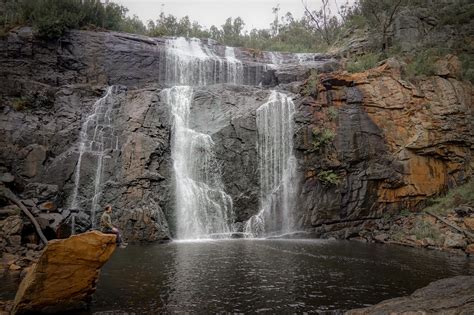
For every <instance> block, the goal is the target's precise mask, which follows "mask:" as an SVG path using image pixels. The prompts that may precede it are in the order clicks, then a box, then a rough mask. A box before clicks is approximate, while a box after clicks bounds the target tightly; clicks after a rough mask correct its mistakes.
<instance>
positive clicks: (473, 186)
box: [424, 179, 474, 215]
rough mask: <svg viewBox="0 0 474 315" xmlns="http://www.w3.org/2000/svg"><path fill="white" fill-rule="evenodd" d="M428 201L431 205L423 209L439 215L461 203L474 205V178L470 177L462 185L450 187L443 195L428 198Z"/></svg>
mask: <svg viewBox="0 0 474 315" xmlns="http://www.w3.org/2000/svg"><path fill="white" fill-rule="evenodd" d="M429 203H430V204H431V205H430V206H428V207H426V208H425V209H424V210H425V211H426V210H428V211H431V212H434V213H438V214H441V215H445V214H447V213H448V212H449V211H450V210H452V209H453V208H455V207H458V206H460V205H463V204H467V205H470V206H474V180H473V179H471V180H470V181H469V182H467V183H465V184H464V185H461V186H458V187H456V188H454V189H451V190H450V191H448V193H447V194H446V195H445V196H442V197H438V198H435V199H431V200H429Z"/></svg>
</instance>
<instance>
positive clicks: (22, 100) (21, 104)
mask: <svg viewBox="0 0 474 315" xmlns="http://www.w3.org/2000/svg"><path fill="white" fill-rule="evenodd" d="M11 104H12V107H13V109H14V110H16V111H22V110H25V109H27V108H28V107H30V105H31V100H30V99H29V98H28V97H24V96H23V97H17V98H15V99H13V100H12V102H11Z"/></svg>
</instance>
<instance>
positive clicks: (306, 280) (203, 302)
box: [2, 239, 474, 314]
mask: <svg viewBox="0 0 474 315" xmlns="http://www.w3.org/2000/svg"><path fill="white" fill-rule="evenodd" d="M473 271H474V260H473V259H469V258H465V257H463V256H453V255H450V254H446V253H442V252H435V251H428V250H421V249H411V248H403V247H398V246H387V245H377V244H361V243H356V242H347V241H320V240H243V239H240V240H213V241H211V240H210V241H201V242H173V243H169V244H161V245H140V246H132V245H130V246H128V247H127V248H126V249H124V250H117V251H116V253H115V254H114V256H113V257H112V259H111V260H110V261H109V262H108V263H107V264H106V266H105V267H104V268H103V270H102V273H101V276H100V279H99V284H98V288H97V292H96V294H95V297H94V301H93V304H92V309H91V312H96V313H101V312H109V311H115V312H112V313H116V311H122V312H128V313H136V314H143V313H148V314H155V313H158V312H159V313H174V312H180V313H181V312H190V313H217V312H245V313H248V312H252V313H253V312H268V313H301V312H308V313H315V312H320V311H325V310H331V311H334V310H340V311H342V310H346V309H351V308H356V307H362V306H366V305H371V304H375V303H378V302H380V301H382V300H385V299H388V298H393V297H397V296H403V295H407V294H411V293H412V292H413V291H414V290H416V289H418V288H420V287H423V286H426V285H427V284H428V283H430V282H432V281H434V280H438V279H441V278H446V277H450V276H455V275H463V274H464V275H473V274H474V272H473ZM2 286H3V284H2ZM109 314H110V313H109Z"/></svg>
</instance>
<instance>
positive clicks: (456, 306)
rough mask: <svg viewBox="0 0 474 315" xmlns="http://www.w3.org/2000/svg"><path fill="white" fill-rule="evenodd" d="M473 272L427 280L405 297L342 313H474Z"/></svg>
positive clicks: (358, 314) (359, 314) (354, 314)
mask: <svg viewBox="0 0 474 315" xmlns="http://www.w3.org/2000/svg"><path fill="white" fill-rule="evenodd" d="M473 296H474V276H457V277H453V278H448V279H442V280H438V281H435V282H432V283H430V284H429V285H428V286H426V287H424V288H421V289H419V290H416V291H415V292H414V293H413V294H412V295H410V296H408V297H401V298H395V299H390V300H386V301H383V302H380V303H379V304H376V305H374V306H370V307H367V308H361V309H355V310H350V311H348V312H346V313H345V315H362V314H364V315H368V314H473V313H474V300H473V299H472V297H473Z"/></svg>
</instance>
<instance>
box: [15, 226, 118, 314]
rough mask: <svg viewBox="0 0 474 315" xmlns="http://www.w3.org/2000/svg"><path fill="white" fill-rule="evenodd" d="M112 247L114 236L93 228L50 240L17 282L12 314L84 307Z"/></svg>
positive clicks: (111, 251)
mask: <svg viewBox="0 0 474 315" xmlns="http://www.w3.org/2000/svg"><path fill="white" fill-rule="evenodd" d="M114 250H115V235H111V234H102V233H100V232H97V231H92V232H87V233H83V234H79V235H74V236H71V237H70V238H68V239H64V240H53V241H50V242H49V243H48V245H47V247H46V249H45V250H44V252H43V254H42V255H41V257H40V259H39V261H38V262H37V263H36V264H34V265H33V266H32V268H31V270H30V271H29V272H28V274H27V275H26V277H25V278H24V279H23V281H22V282H21V284H20V287H19V289H18V292H17V294H16V297H15V302H14V309H13V314H25V313H31V312H35V313H37V312H45V313H46V312H58V311H66V310H71V309H79V308H83V307H85V306H86V303H87V302H88V300H89V299H90V297H91V295H92V294H93V293H94V291H95V285H96V282H97V279H98V277H99V272H100V268H101V267H102V266H103V265H104V264H105V263H106V262H107V260H109V258H110V256H111V255H112V253H113V252H114Z"/></svg>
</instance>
